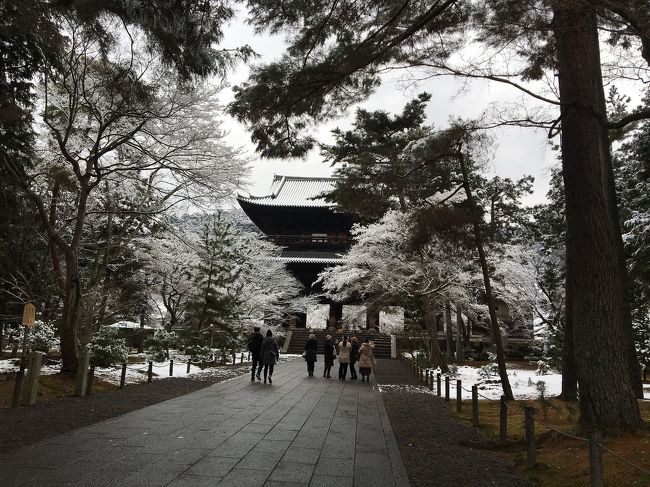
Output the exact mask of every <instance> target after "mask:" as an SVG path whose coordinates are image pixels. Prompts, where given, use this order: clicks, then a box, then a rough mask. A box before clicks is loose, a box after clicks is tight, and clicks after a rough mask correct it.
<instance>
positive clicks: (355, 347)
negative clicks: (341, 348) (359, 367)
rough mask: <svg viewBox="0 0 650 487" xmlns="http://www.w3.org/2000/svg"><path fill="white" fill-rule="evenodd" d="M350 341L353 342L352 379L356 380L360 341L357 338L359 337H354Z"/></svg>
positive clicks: (351, 356)
mask: <svg viewBox="0 0 650 487" xmlns="http://www.w3.org/2000/svg"><path fill="white" fill-rule="evenodd" d="M350 343H352V348H351V349H350V379H351V380H356V379H357V371H356V370H354V364H355V363H356V361H357V356H358V354H359V342H358V340H357V337H352V339H351V340H350Z"/></svg>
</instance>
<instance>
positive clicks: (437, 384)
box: [436, 374, 442, 397]
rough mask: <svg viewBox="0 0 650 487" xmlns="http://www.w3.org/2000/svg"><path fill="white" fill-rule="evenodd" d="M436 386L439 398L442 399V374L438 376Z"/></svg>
mask: <svg viewBox="0 0 650 487" xmlns="http://www.w3.org/2000/svg"><path fill="white" fill-rule="evenodd" d="M436 386H438V387H437V393H438V397H440V394H441V393H442V388H441V387H440V374H436Z"/></svg>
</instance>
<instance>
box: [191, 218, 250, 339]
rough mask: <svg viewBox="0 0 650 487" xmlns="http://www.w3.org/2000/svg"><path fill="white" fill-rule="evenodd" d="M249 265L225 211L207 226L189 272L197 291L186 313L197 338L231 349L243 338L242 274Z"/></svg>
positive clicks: (192, 331)
mask: <svg viewBox="0 0 650 487" xmlns="http://www.w3.org/2000/svg"><path fill="white" fill-rule="evenodd" d="M246 264H247V256H246V255H245V253H244V252H243V249H242V248H241V246H240V244H239V241H238V235H237V234H236V233H235V231H234V229H233V227H232V225H231V224H230V223H229V222H228V221H226V219H225V218H224V217H223V215H222V214H221V213H217V214H216V215H215V217H214V219H213V220H212V221H211V222H209V223H207V224H206V225H205V226H204V228H203V234H202V237H201V241H200V244H199V251H198V262H197V264H196V265H195V266H194V268H192V269H189V270H188V271H189V272H190V274H191V275H192V277H193V279H194V284H195V288H196V290H195V294H194V296H193V297H192V298H191V299H190V301H189V302H188V305H187V311H186V312H185V319H186V326H187V327H188V329H189V331H190V332H191V333H192V334H193V337H194V338H195V339H200V337H203V338H205V340H206V343H207V344H208V345H209V346H210V348H212V346H213V345H217V346H218V347H220V348H221V349H222V350H223V349H226V348H231V347H232V346H233V345H234V344H235V343H236V342H237V340H238V339H239V332H240V330H239V325H240V320H241V318H242V316H241V305H242V303H241V301H240V294H241V290H242V288H243V286H244V282H243V280H242V273H243V271H244V267H245V266H246Z"/></svg>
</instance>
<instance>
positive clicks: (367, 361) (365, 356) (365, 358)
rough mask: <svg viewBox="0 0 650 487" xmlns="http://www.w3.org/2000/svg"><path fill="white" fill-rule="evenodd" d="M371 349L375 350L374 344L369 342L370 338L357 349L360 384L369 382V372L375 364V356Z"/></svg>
mask: <svg viewBox="0 0 650 487" xmlns="http://www.w3.org/2000/svg"><path fill="white" fill-rule="evenodd" d="M373 348H375V344H374V343H372V342H371V341H370V338H366V340H365V341H364V342H363V343H362V344H361V346H360V347H359V372H361V382H370V372H372V368H373V366H374V365H375V364H376V363H377V362H376V361H375V356H374V355H373V353H372V349H373Z"/></svg>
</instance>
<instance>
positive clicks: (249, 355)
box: [246, 352, 251, 362]
mask: <svg viewBox="0 0 650 487" xmlns="http://www.w3.org/2000/svg"><path fill="white" fill-rule="evenodd" d="M246 361H247V362H250V361H251V353H250V352H248V358H247V359H246Z"/></svg>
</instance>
